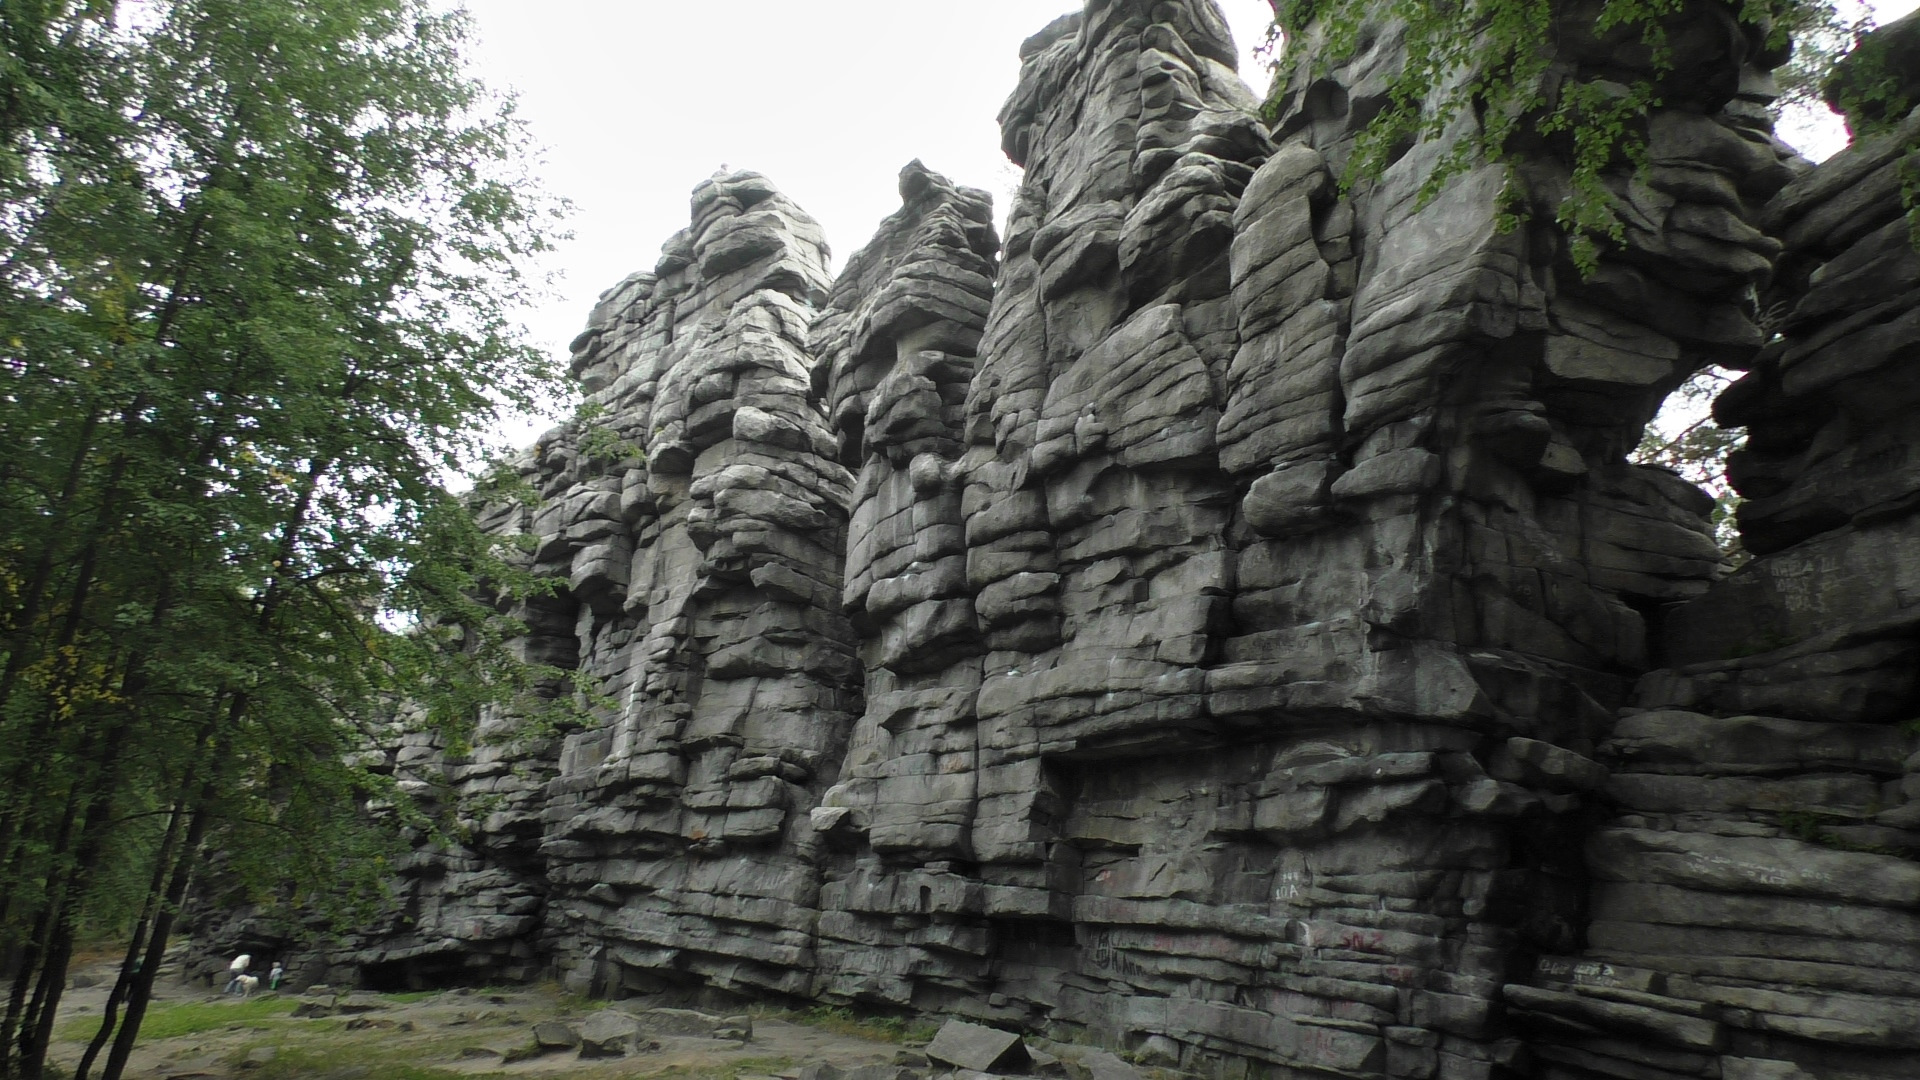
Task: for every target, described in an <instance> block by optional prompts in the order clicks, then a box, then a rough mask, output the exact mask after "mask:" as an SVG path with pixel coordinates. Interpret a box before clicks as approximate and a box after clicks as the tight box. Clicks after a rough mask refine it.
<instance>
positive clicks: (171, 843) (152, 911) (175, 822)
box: [73, 802, 187, 1080]
mask: <svg viewBox="0 0 1920 1080" xmlns="http://www.w3.org/2000/svg"><path fill="white" fill-rule="evenodd" d="M186 810H187V808H186V805H185V804H184V803H181V802H176V803H174V805H173V812H172V813H171V814H169V815H168V816H167V833H166V836H165V837H164V838H163V839H161V841H160V850H159V852H158V853H157V854H156V855H155V856H154V860H153V877H152V878H151V879H150V880H149V881H148V882H147V895H146V899H145V900H143V901H142V902H141V907H140V918H139V920H138V921H136V922H135V923H134V925H133V934H132V935H131V936H130V937H129V938H128V940H127V954H126V957H125V958H124V959H122V960H121V961H120V972H119V974H118V976H117V977H116V978H115V979H114V980H113V989H112V990H111V991H109V992H108V993H107V1004H106V1006H105V1007H104V1008H103V1009H102V1010H101V1014H100V1030H99V1031H97V1032H95V1033H94V1036H93V1041H92V1042H90V1043H88V1044H87V1052H86V1053H85V1054H84V1055H82V1056H81V1058H80V1065H79V1067H77V1068H76V1069H74V1072H73V1076H74V1080H87V1073H89V1072H91V1071H92V1069H93V1062H94V1059H96V1058H98V1057H99V1056H100V1051H101V1050H104V1049H106V1046H107V1040H109V1039H111V1038H112V1037H113V1031H114V1028H115V1027H117V1026H118V1024H119V1019H120V1005H121V1003H122V1002H124V1001H125V1000H126V998H127V991H128V989H129V988H130V987H131V986H132V985H133V979H134V976H135V975H136V974H138V972H139V970H140V957H141V954H142V953H144V952H146V948H147V932H148V930H150V929H151V928H152V927H153V920H154V917H155V916H156V915H158V914H159V911H160V903H161V898H162V896H163V895H164V893H165V891H166V887H167V878H168V876H169V872H170V871H171V869H172V863H173V851H174V847H175V845H177V844H178V843H179V842H180V831H181V827H182V826H184V825H185V824H186V819H187V812H186Z"/></svg>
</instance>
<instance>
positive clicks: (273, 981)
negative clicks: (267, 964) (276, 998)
mask: <svg viewBox="0 0 1920 1080" xmlns="http://www.w3.org/2000/svg"><path fill="white" fill-rule="evenodd" d="M286 975H287V967H286V965H285V964H282V963H281V962H280V961H278V960H275V961H274V962H273V968H272V969H271V970H269V971H268V972H267V989H269V990H278V989H280V980H281V979H283V978H286Z"/></svg>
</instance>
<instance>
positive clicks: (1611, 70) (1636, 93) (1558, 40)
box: [1275, 0, 1859, 274]
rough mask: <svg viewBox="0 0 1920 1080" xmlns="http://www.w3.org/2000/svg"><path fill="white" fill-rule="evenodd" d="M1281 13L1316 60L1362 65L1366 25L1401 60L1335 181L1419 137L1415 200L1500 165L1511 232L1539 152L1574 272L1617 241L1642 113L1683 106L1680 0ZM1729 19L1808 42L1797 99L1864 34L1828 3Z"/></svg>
mask: <svg viewBox="0 0 1920 1080" xmlns="http://www.w3.org/2000/svg"><path fill="white" fill-rule="evenodd" d="M1275 12H1276V16H1277V18H1278V24H1279V26H1280V27H1281V29H1282V31H1283V32H1284V34H1285V35H1286V36H1287V37H1288V38H1289V39H1292V40H1300V39H1301V35H1303V34H1307V33H1311V34H1313V35H1315V36H1316V41H1317V52H1318V56H1319V58H1320V62H1321V64H1322V65H1331V64H1335V63H1340V62H1343V61H1346V60H1348V59H1351V58H1353V57H1354V56H1356V54H1357V53H1358V51H1359V49H1360V45H1361V41H1362V39H1363V35H1366V34H1368V33H1369V27H1371V28H1372V32H1374V33H1377V32H1379V28H1381V27H1385V26H1393V27H1395V28H1396V31H1395V32H1396V33H1400V34H1401V35H1402V38H1401V40H1400V47H1401V48H1402V49H1403V50H1404V55H1405V62H1404V63H1403V64H1402V65H1401V66H1400V67H1399V68H1398V69H1397V70H1395V71H1394V72H1393V73H1392V74H1391V76H1390V78H1389V82H1388V88H1387V95H1386V96H1387V102H1386V105H1385V108H1384V109H1382V110H1381V111H1380V112H1379V113H1378V115H1376V116H1374V117H1372V118H1371V119H1370V120H1369V121H1368V122H1367V123H1366V124H1365V126H1364V127H1363V128H1362V129H1361V131H1360V133H1359V136H1358V138H1357V140H1356V144H1355V148H1354V153H1353V156H1352V157H1351V158H1350V159H1349V162H1348V166H1347V169H1346V172H1345V175H1344V176H1343V178H1342V182H1343V184H1345V185H1346V186H1347V187H1349V188H1351V187H1352V185H1354V184H1355V183H1358V182H1361V181H1366V180H1372V179H1377V178H1378V177H1379V176H1380V175H1381V174H1382V173H1383V172H1384V171H1385V170H1386V169H1387V168H1388V167H1389V166H1390V165H1391V164H1392V163H1393V161H1395V160H1396V159H1397V158H1398V156H1399V154H1400V153H1401V152H1402V151H1403V150H1404V149H1405V148H1406V147H1407V146H1409V145H1410V144H1412V143H1413V142H1415V141H1429V142H1436V143H1440V144H1443V145H1445V147H1446V149H1445V152H1444V153H1443V154H1442V155H1441V157H1440V159H1439V163H1438V165H1437V167H1435V168H1433V169H1432V170H1431V171H1430V172H1429V173H1428V174H1427V175H1426V176H1425V177H1424V178H1423V180H1422V183H1421V186H1420V198H1421V200H1422V202H1423V203H1424V202H1425V201H1428V200H1431V199H1432V198H1433V197H1434V196H1436V195H1438V194H1439V193H1440V191H1442V190H1443V189H1444V188H1445V187H1446V186H1447V185H1448V184H1449V183H1451V182H1452V181H1454V180H1455V179H1457V178H1458V177H1459V176H1460V175H1461V174H1462V173H1464V172H1465V171H1466V170H1468V169H1471V168H1473V167H1475V166H1477V165H1479V164H1480V163H1482V162H1493V163H1505V164H1507V165H1508V192H1509V201H1508V206H1507V207H1505V208H1503V218H1502V223H1503V224H1504V225H1506V226H1507V227H1512V226H1515V225H1517V224H1519V222H1520V220H1521V219H1522V218H1523V217H1524V216H1525V213H1526V204H1527V203H1528V202H1529V201H1530V200H1529V198H1528V195H1529V193H1528V191H1527V184H1526V180H1525V178H1523V177H1522V176H1520V175H1519V174H1518V173H1516V172H1515V171H1514V170H1513V167H1512V166H1513V163H1514V162H1515V160H1516V154H1517V153H1518V152H1519V151H1520V150H1521V149H1523V148H1531V147H1539V146H1541V145H1545V146H1547V147H1549V148H1551V150H1552V152H1553V153H1555V154H1557V155H1558V156H1559V157H1560V158H1561V159H1562V160H1563V161H1564V163H1565V165H1566V167H1567V169H1568V172H1569V176H1568V178H1567V181H1566V186H1565V190H1564V191H1560V192H1556V193H1552V194H1547V193H1545V192H1543V193H1541V194H1543V195H1545V197H1547V198H1550V199H1551V200H1552V205H1551V207H1550V208H1551V210H1552V212H1553V215H1554V218H1555V220H1556V221H1557V222H1558V223H1559V225H1560V226H1561V228H1562V229H1563V230H1564V232H1565V234H1566V236H1567V238H1568V254H1569V256H1570V257H1571V259H1572V261H1573V263H1574V265H1575V266H1576V267H1577V268H1578V269H1579V271H1580V272H1581V273H1582V274H1591V273H1593V271H1594V270H1595V269H1596V268H1597V267H1598V260H1599V255H1600V251H1601V249H1602V248H1603V247H1604V246H1606V245H1609V244H1612V245H1619V244H1622V243H1624V236H1625V230H1624V226H1623V224H1622V222H1621V220H1620V217H1619V214H1618V211H1617V207H1618V205H1619V197H1618V196H1617V195H1616V194H1615V193H1614V191H1613V190H1612V187H1611V186H1610V183H1609V178H1610V177H1616V176H1618V174H1620V173H1622V172H1623V171H1628V170H1631V171H1638V170H1641V169H1643V168H1644V167H1645V166H1646V164H1647V132H1646V121H1647V118H1648V116H1649V114H1650V113H1651V112H1652V110H1654V109H1655V108H1658V107H1661V106H1663V105H1676V104H1680V105H1684V102H1678V103H1677V102H1674V101H1669V100H1668V97H1669V95H1670V94H1671V93H1672V92H1674V90H1675V89H1676V87H1675V84H1674V80H1673V79H1672V76H1674V75H1675V74H1676V72H1675V67H1674V64H1675V60H1674V46H1673V43H1672V41H1671V40H1670V34H1671V33H1673V32H1674V31H1675V30H1676V29H1678V30H1682V31H1684V30H1686V29H1688V27H1687V25H1686V23H1685V19H1686V17H1687V16H1688V14H1689V13H1688V12H1687V7H1686V3H1685V0H1590V2H1587V3H1576V2H1571V0H1561V2H1555V3H1545V2H1542V0H1379V2H1377V3H1374V4H1370V5H1369V4H1352V3H1344V2H1335V0H1280V2H1278V3H1276V5H1275ZM1739 17H1740V19H1741V20H1742V21H1743V22H1744V23H1745V24H1746V25H1747V26H1748V27H1750V28H1752V30H1753V33H1752V34H1751V35H1749V36H1750V37H1754V38H1758V39H1760V40H1762V41H1763V42H1765V46H1764V47H1765V48H1767V49H1769V50H1773V51H1777V52H1779V54H1780V57H1781V58H1784V57H1785V55H1786V53H1787V50H1788V46H1789V41H1790V37H1791V38H1798V39H1800V40H1802V41H1805V42H1811V43H1813V47H1812V48H1811V49H1807V50H1804V51H1803V55H1804V56H1805V57H1806V59H1805V61H1804V62H1802V63H1800V64H1798V65H1790V66H1789V67H1788V68H1787V69H1786V70H1787V71H1788V73H1789V75H1790V76H1791V79H1790V86H1789V89H1790V90H1791V89H1793V88H1794V87H1796V86H1797V87H1800V88H1801V90H1800V91H1799V92H1801V93H1804V87H1805V86H1807V85H1812V84H1817V83H1818V81H1819V76H1818V75H1816V74H1814V72H1824V71H1825V70H1826V69H1828V68H1830V67H1831V65H1832V62H1833V60H1834V59H1835V58H1836V57H1837V56H1838V51H1839V50H1840V49H1842V48H1844V47H1845V46H1846V45H1848V44H1850V43H1851V41H1852V40H1853V35H1854V34H1855V33H1856V32H1857V31H1858V29H1859V28H1857V27H1848V26H1846V25H1845V24H1843V23H1842V21H1841V20H1840V17H1839V15H1838V13H1837V11H1836V9H1835V7H1834V4H1833V3H1832V2H1831V0H1744V2H1743V3H1742V4H1741V7H1740V11H1739ZM1583 54H1590V55H1585V56H1584V59H1583ZM1600 57H1604V58H1605V59H1604V62H1602V61H1601V60H1599V59H1598V58H1600Z"/></svg>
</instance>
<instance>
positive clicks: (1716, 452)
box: [1633, 367, 1747, 563]
mask: <svg viewBox="0 0 1920 1080" xmlns="http://www.w3.org/2000/svg"><path fill="white" fill-rule="evenodd" d="M1733 379H1734V373H1733V372H1729V371H1727V370H1726V369H1725V368H1720V367H1707V368H1703V369H1702V370H1700V371H1698V372H1695V373H1694V374H1693V376H1692V377H1691V378H1689V379H1688V380H1687V381H1686V382H1684V383H1682V384H1680V388H1679V389H1677V390H1675V391H1674V392H1673V393H1671V394H1669V395H1667V399H1666V401H1665V402H1664V403H1662V405H1661V409H1660V415H1658V416H1656V417H1654V420H1653V423H1651V424H1648V425H1647V427H1646V430H1645V431H1644V432H1642V433H1641V436H1640V445H1639V447H1638V448H1637V449H1636V450H1635V451H1634V453H1633V460H1634V461H1635V462H1637V463H1639V464H1642V465H1659V466H1662V467H1665V468H1668V469H1672V470H1673V471H1674V472H1676V473H1678V474H1679V475H1680V476H1681V478H1682V479H1685V480H1686V481H1688V482H1689V483H1691V484H1693V485H1694V486H1696V487H1699V488H1701V489H1703V490H1704V491H1706V492H1707V494H1709V495H1711V496H1713V515H1712V519H1711V520H1712V522H1713V532H1714V539H1715V540H1717V541H1718V542H1719V544H1720V550H1722V551H1724V552H1726V553H1727V556H1728V557H1729V558H1730V559H1732V560H1733V561H1734V562H1735V563H1742V562H1745V561H1746V559H1747V555H1746V551H1745V550H1744V549H1743V548H1742V547H1741V546H1740V532H1739V529H1738V527H1737V525H1736V523H1735V521H1734V514H1735V512H1736V511H1737V510H1738V509H1739V508H1740V502H1741V499H1740V496H1739V494H1738V493H1737V492H1735V491H1734V490H1733V487H1732V485H1731V484H1729V483H1728V482H1727V476H1726V471H1727V455H1728V454H1730V453H1732V452H1733V451H1735V450H1738V449H1739V448H1740V447H1741V446H1742V445H1744V444H1745V443H1746V433H1745V432H1744V431H1742V430H1740V429H1738V428H1723V427H1720V426H1718V425H1716V424H1715V423H1714V422H1713V415H1712V413H1711V411H1710V410H1711V408H1712V405H1713V399H1714V398H1716V397H1718V396H1719V394H1720V392H1721V391H1722V390H1724V389H1726V387H1727V386H1728V384H1730V383H1731V382H1732V381H1733Z"/></svg>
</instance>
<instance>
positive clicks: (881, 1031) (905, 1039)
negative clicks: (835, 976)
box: [791, 1005, 940, 1046]
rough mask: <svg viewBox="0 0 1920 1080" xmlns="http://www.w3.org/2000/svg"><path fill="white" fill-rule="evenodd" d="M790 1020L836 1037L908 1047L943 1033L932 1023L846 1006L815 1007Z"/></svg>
mask: <svg viewBox="0 0 1920 1080" xmlns="http://www.w3.org/2000/svg"><path fill="white" fill-rule="evenodd" d="M791 1019H792V1020H793V1022H794V1023H796V1024H805V1025H807V1026H808V1027H815V1028H819V1029H820V1030H821V1031H825V1032H829V1033H831V1034H834V1035H846V1036H848V1037H850V1038H855V1039H868V1040H871V1041H873V1042H885V1043H902V1044H905V1045H909V1046H918V1045H920V1044H922V1043H926V1042H930V1041H932V1039H933V1036H934V1033H935V1032H937V1031H939V1030H940V1027H939V1025H938V1024H934V1023H932V1022H931V1021H927V1020H915V1019H911V1018H908V1017H904V1016H878V1015H868V1016H862V1015H860V1014H859V1013H856V1012H854V1011H853V1010H852V1009H849V1008H847V1007H846V1006H844V1005H840V1006H830V1005H816V1006H814V1007H813V1008H811V1009H807V1010H805V1011H804V1012H797V1013H794V1014H792V1017H791Z"/></svg>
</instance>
